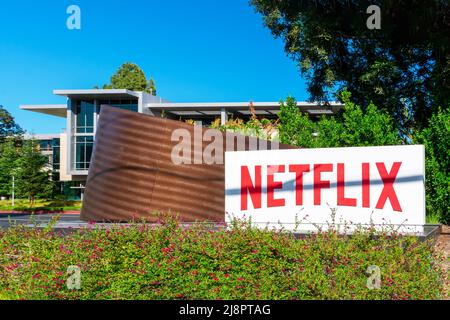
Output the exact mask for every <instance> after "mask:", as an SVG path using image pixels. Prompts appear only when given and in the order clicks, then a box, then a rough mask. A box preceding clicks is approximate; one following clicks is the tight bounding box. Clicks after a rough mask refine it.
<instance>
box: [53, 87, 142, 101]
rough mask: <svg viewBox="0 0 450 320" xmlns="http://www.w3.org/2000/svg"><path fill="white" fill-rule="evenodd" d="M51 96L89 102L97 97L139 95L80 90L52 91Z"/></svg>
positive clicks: (132, 92) (118, 91)
mask: <svg viewBox="0 0 450 320" xmlns="http://www.w3.org/2000/svg"><path fill="white" fill-rule="evenodd" d="M53 94H55V95H57V96H63V97H67V98H76V99H86V100H90V99H95V98H99V96H100V97H101V98H104V99H111V98H114V99H117V98H119V99H131V98H139V94H140V93H139V92H136V91H131V90H127V89H82V90H53Z"/></svg>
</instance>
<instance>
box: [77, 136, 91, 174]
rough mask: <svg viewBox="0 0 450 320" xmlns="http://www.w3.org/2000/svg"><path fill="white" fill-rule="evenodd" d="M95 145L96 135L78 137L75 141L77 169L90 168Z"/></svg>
mask: <svg viewBox="0 0 450 320" xmlns="http://www.w3.org/2000/svg"><path fill="white" fill-rule="evenodd" d="M93 147H94V137H93V136H84V137H76V142H75V169H76V170H88V169H89V162H90V161H91V156H92V150H93Z"/></svg>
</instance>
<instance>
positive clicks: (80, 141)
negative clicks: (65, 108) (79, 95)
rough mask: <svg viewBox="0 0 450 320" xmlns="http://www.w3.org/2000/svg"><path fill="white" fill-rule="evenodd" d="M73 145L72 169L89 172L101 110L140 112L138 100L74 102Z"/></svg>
mask: <svg viewBox="0 0 450 320" xmlns="http://www.w3.org/2000/svg"><path fill="white" fill-rule="evenodd" d="M72 105H73V108H72V110H73V118H72V128H71V130H72V137H71V140H72V143H71V154H72V156H71V169H72V170H75V171H87V170H89V163H90V161H91V156H92V151H93V146H94V133H95V130H96V123H97V119H96V117H98V115H99V114H100V108H101V106H102V105H109V106H113V107H116V108H120V109H124V110H130V111H134V112H138V100H137V99H112V100H111V99H103V100H72Z"/></svg>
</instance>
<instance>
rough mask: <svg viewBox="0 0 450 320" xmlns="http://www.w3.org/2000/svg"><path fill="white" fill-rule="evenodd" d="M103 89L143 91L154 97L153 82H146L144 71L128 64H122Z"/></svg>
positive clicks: (132, 64)
mask: <svg viewBox="0 0 450 320" xmlns="http://www.w3.org/2000/svg"><path fill="white" fill-rule="evenodd" d="M103 88H104V89H128V90H133V91H144V92H147V93H151V94H152V95H154V96H155V95H156V86H155V82H154V80H153V79H150V80H149V81H147V78H146V77H145V73H144V71H142V69H141V68H139V66H138V65H136V64H134V63H130V62H126V63H124V64H122V65H121V66H120V67H119V69H118V70H117V71H116V73H115V74H114V75H113V76H112V77H111V80H110V83H109V84H106V85H104V86H103Z"/></svg>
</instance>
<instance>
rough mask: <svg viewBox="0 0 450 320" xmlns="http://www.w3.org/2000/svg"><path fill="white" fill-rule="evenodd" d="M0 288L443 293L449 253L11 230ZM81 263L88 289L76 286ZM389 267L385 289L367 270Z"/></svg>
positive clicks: (162, 229) (162, 232)
mask: <svg viewBox="0 0 450 320" xmlns="http://www.w3.org/2000/svg"><path fill="white" fill-rule="evenodd" d="M0 253H1V255H0V292H2V295H3V296H6V297H17V298H21V299H439V298H441V297H442V294H443V285H442V273H441V271H440V269H439V267H438V262H439V257H438V256H437V255H436V253H435V252H434V251H433V249H432V247H431V246H429V244H427V243H421V242H419V241H418V240H417V239H416V238H413V237H407V236H400V235H397V234H386V233H380V234H374V233H373V232H369V231H364V230H360V231H359V232H357V233H355V234H354V235H353V236H352V237H343V236H340V235H338V234H337V233H336V232H335V231H333V230H330V231H326V232H319V233H318V234H314V235H310V236H307V237H306V238H302V239H295V238H294V237H293V236H292V234H289V233H286V232H281V231H271V230H267V229H266V230H262V229H256V228H251V227H249V226H248V225H246V224H245V223H239V222H235V223H234V227H233V228H231V229H227V228H220V229H219V230H215V231H212V230H211V229H210V228H209V227H208V226H205V225H195V226H191V227H184V226H182V225H179V224H178V223H177V222H176V221H174V220H171V219H168V220H163V221H162V224H161V225H158V226H154V225H150V224H145V223H142V224H131V225H129V226H123V225H114V226H112V227H111V228H108V229H101V228H96V227H95V226H92V225H91V226H90V227H89V228H87V229H84V230H79V231H74V232H72V233H70V234H67V235H65V236H63V235H61V234H60V233H57V232H54V231H51V228H46V229H39V228H25V227H21V226H16V227H13V228H10V229H9V230H7V231H2V232H1V241H0ZM71 265H76V266H79V267H80V269H81V289H80V290H69V289H67V287H66V279H67V275H66V272H67V268H68V267H69V266H71ZM371 265H377V266H379V268H380V269H381V288H380V289H379V290H370V289H368V287H367V286H366V283H367V279H368V275H367V274H366V270H367V268H368V267H369V266H371Z"/></svg>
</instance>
